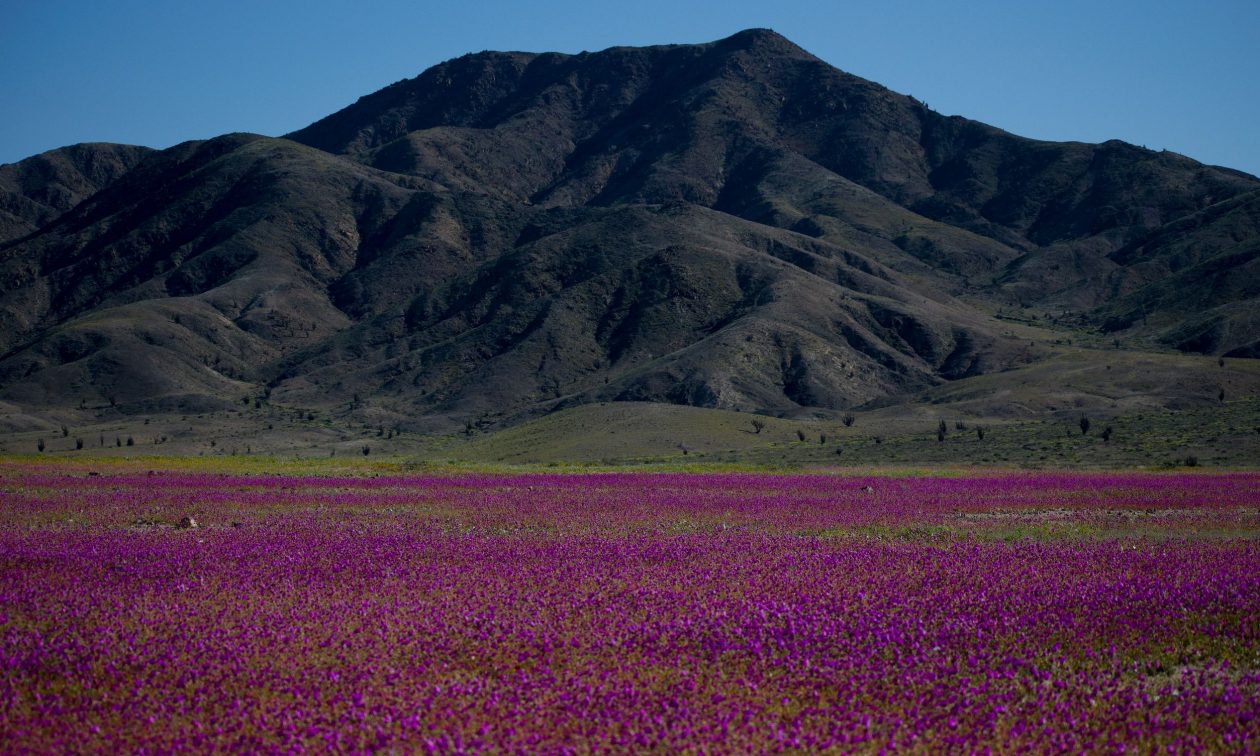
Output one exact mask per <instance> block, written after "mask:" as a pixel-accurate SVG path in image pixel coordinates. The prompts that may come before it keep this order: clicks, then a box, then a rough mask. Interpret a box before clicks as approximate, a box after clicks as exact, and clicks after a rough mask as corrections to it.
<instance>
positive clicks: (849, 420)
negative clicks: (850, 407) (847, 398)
mask: <svg viewBox="0 0 1260 756" xmlns="http://www.w3.org/2000/svg"><path fill="white" fill-rule="evenodd" d="M842 422H843V423H844V427H846V428H852V427H853V423H855V422H857V418H856V417H854V416H853V413H852V412H849V413H846V414H845V416H844V420H843V421H842Z"/></svg>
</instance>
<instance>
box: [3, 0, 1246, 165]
mask: <svg viewBox="0 0 1260 756" xmlns="http://www.w3.org/2000/svg"><path fill="white" fill-rule="evenodd" d="M754 26H759V27H770V28H773V29H775V30H776V31H778V32H780V33H781V34H783V35H784V36H786V37H788V38H789V39H791V40H793V41H794V42H796V43H797V44H799V45H800V46H802V47H804V48H805V49H807V50H809V51H810V52H812V53H814V54H815V55H818V56H819V57H821V58H823V59H824V60H826V61H828V62H830V63H832V64H833V65H835V66H837V67H839V68H842V69H844V70H846V71H849V72H851V73H854V74H857V75H859V76H863V77H866V78H868V79H873V80H875V81H878V82H880V83H881V84H884V85H886V86H888V87H890V88H892V89H894V90H897V91H899V92H904V93H907V94H911V95H914V96H915V97H917V98H919V99H920V100H924V101H926V102H927V103H928V104H929V105H931V106H932V107H933V108H934V109H936V110H937V111H940V112H942V113H949V114H958V115H965V116H967V117H970V118H975V119H978V120H981V121H985V122H987V123H991V124H993V125H995V126H999V127H1002V128H1005V129H1007V130H1009V131H1013V132H1015V133H1017V134H1022V135H1025V136H1031V137H1036V138H1041V139H1056V140H1059V139H1064V140H1065V139H1075V140H1082V141H1090V142H1098V141H1103V140H1106V139H1111V138H1116V139H1123V140H1125V141H1128V142H1133V143H1135V144H1142V145H1146V146H1147V147H1150V148H1152V149H1170V150H1173V151H1175V152H1181V153H1184V154H1186V155H1189V156H1191V157H1193V158H1195V159H1198V160H1202V161H1204V162H1208V163H1215V164H1221V165H1228V166H1231V167H1235V168H1239V169H1242V170H1246V171H1248V172H1250V173H1260V2H1258V1H1257V0H1199V1H1198V2H1192V1H1191V0H1186V1H1185V2H1170V1H1167V0H1145V1H1140V0H1114V1H1099V0H1094V1H1093V2H1083V1H1078V0H1027V1H1025V0H977V1H976V2H965V1H964V0H955V1H952V2H951V1H948V0H946V1H942V0H921V1H920V0H916V1H914V2H911V1H909V0H907V1H904V2H899V1H898V0H886V1H885V2H872V1H871V0H864V1H862V2H849V1H848V0H833V1H831V2H826V1H819V2H812V3H811V2H794V1H793V0H761V1H760V2H747V1H745V0H727V1H726V2H707V1H706V2H686V0H670V1H668V2H660V1H659V0H639V1H638V2H620V3H616V4H612V3H609V4H604V3H600V2H594V1H586V2H582V1H574V0H566V1H565V2H546V1H545V0H539V1H537V2H528V3H527V2H519V1H518V2H511V1H509V0H483V1H481V2H477V1H472V2H459V1H458V0H446V1H445V2H442V3H429V2H399V1H396V0H367V2H334V1H333V0H305V1H304V2H289V1H288V0H283V1H282V0H272V1H269V0H251V1H250V2H238V1H237V0H222V1H217V0H211V1H208V2H207V1H206V0H202V1H201V2H184V1H183V0H165V1H163V2H156V1H141V0H109V1H108V2H105V1H101V0H0V163H4V162H12V161H14V160H18V159H21V158H23V157H26V156H28V155H32V154H35V153H38V152H41V151H43V150H47V149H50V148H53V147H58V146H62V145H66V144H72V143H75V142H82V141H112V142H127V143H133V144H145V145H149V146H153V147H166V146H169V145H171V144H175V143H177V142H180V141H183V140H186V139H195V138H204V137H209V136H214V135H216V134H221V133H225V132H229V131H253V132H258V133H262V134H270V135H278V134H283V133H286V132H288V131H291V130H293V129H297V128H299V127H301V126H304V125H306V124H307V123H310V122H311V121H313V120H315V119H317V118H320V117H322V116H324V115H327V114H328V113H331V112H333V111H335V110H337V109H338V108H341V107H343V106H345V105H348V104H349V103H351V102H353V101H354V100H355V99H356V98H358V97H359V96H360V95H364V94H368V93H369V92H372V91H374V90H376V89H379V88H380V87H382V86H385V85H387V84H390V83H391V82H394V81H397V80H398V79H403V78H407V77H411V76H414V75H416V74H418V73H419V72H420V71H422V70H424V69H425V68H427V67H429V66H431V65H433V64H434V63H437V62H440V61H442V60H445V59H447V58H451V57H455V56H457V55H461V54H463V53H466V52H475V51H479V50H486V49H491V50H508V49H510V50H530V51H547V50H555V51H561V52H579V51H581V50H600V49H603V48H605V47H609V46H612V45H645V44H662V43H672V42H705V41H710V40H714V39H719V38H721V37H724V36H727V35H729V34H732V33H734V32H736V31H738V30H740V29H744V28H748V27H754Z"/></svg>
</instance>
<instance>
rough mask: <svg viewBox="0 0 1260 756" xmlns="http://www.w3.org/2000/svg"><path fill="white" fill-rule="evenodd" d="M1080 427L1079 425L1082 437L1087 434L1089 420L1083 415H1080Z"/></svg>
mask: <svg viewBox="0 0 1260 756" xmlns="http://www.w3.org/2000/svg"><path fill="white" fill-rule="evenodd" d="M1080 425H1081V435H1082V436H1084V435H1085V434H1086V433H1089V418H1088V417H1085V416H1084V415H1081V423H1080Z"/></svg>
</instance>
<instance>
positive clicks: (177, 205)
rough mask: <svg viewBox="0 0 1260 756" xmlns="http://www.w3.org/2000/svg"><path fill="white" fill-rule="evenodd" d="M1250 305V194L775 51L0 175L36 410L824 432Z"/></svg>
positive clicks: (1147, 155) (1190, 166) (1247, 316)
mask: <svg viewBox="0 0 1260 756" xmlns="http://www.w3.org/2000/svg"><path fill="white" fill-rule="evenodd" d="M1258 297H1260V180H1257V179H1256V178H1255V177H1253V176H1249V175H1246V174H1243V173H1240V172H1237V171H1233V170H1229V169H1225V168H1217V167H1210V166H1205V165H1201V164H1199V163H1196V162H1194V161H1193V160H1190V159H1188V158H1185V157H1182V156H1180V155H1177V154H1174V153H1170V152H1153V151H1150V150H1146V149H1142V148H1139V147H1136V146H1133V145H1129V144H1125V143H1123V142H1119V141H1113V142H1107V143H1104V144H1081V143H1054V142H1043V141H1035V140H1031V139H1025V138H1021V137H1018V136H1015V135H1012V134H1009V133H1006V132H1004V131H1001V130H999V129H996V128H993V127H990V126H986V125H984V124H981V123H977V122H975V121H969V120H966V119H964V118H959V117H948V116H944V115H941V114H939V113H936V112H934V111H932V110H931V109H929V108H928V107H927V106H925V105H924V104H923V103H921V102H919V101H917V100H915V99H913V98H911V97H907V96H904V95H900V94H896V93H894V92H891V91H889V90H887V89H885V88H883V87H881V86H879V85H877V84H875V83H872V82H869V81H865V80H863V79H860V78H857V77H855V76H851V75H849V74H846V73H844V72H842V71H839V70H837V69H836V68H833V67H832V66H830V65H828V64H827V63H825V62H823V61H821V60H819V59H818V58H816V57H814V56H813V55H810V54H809V53H807V52H805V51H803V50H801V49H800V48H798V47H796V46H795V45H793V44H792V43H791V42H789V41H787V40H786V39H784V38H782V37H781V36H779V35H777V34H775V33H774V32H771V31H767V30H750V31H746V32H741V33H739V34H737V35H735V36H733V37H730V38H728V39H724V40H721V41H718V42H714V43H710V44H700V45H671V46H661V47H647V48H613V49H609V50H605V51H602V52H597V53H582V54H579V55H561V54H554V53H548V54H527V53H498V52H484V53H478V54H474V55H467V56H464V57H461V58H457V59H455V60H451V61H448V62H446V63H442V64H440V65H438V66H435V67H433V68H431V69H429V70H427V71H425V72H424V73H422V74H420V75H419V76H418V77H416V78H414V79H408V80H405V81H400V82H398V83H396V84H393V85H390V86H388V87H386V88H384V89H382V90H380V91H379V92H376V93H374V94H371V95H368V96H366V97H363V98H361V99H360V100H359V101H358V102H356V103H354V104H353V105H350V106H349V107H347V108H345V109H343V110H341V111H339V112H337V113H334V114H332V115H330V116H328V117H327V118H324V119H323V120H320V121H318V122H316V123H313V124H311V125H310V126H307V127H306V128H303V129H301V130H299V131H296V132H294V133H292V134H289V135H287V136H286V137H283V138H267V137H262V136H256V135H249V134H230V135H225V136H222V137H218V138H215V139H210V140H207V141H199V142H188V143H184V144H180V145H177V146H175V147H172V148H170V149H166V150H160V151H157V150H148V149H144V148H139V147H125V146H118V145H103V144H83V145H77V146H74V147H68V148H65V149H61V150H55V151H53V152H50V153H45V154H43V155H40V156H37V157H33V158H30V159H28V160H25V161H22V162H20V163H16V164H12V165H5V166H0V400H4V401H6V402H9V403H12V404H15V405H18V406H23V407H32V408H57V407H67V408H73V407H79V406H106V403H108V406H111V407H115V408H118V409H119V410H120V411H126V412H133V413H154V412H167V411H172V412H173V411H183V412H187V411H197V410H201V409H206V408H217V407H223V406H226V405H228V404H236V403H239V402H240V400H241V398H242V397H247V396H266V397H268V398H269V400H270V401H272V402H276V403H280V404H284V405H286V406H293V407H307V408H319V409H327V410H332V411H346V412H356V411H365V410H363V408H365V407H367V408H371V409H372V411H373V412H376V413H379V414H384V415H389V416H392V417H396V418H411V419H415V418H424V419H426V422H429V423H430V424H433V425H435V427H436V426H442V425H443V424H446V425H447V426H453V425H454V426H457V425H458V424H460V423H464V422H467V421H468V420H469V419H470V418H491V419H510V418H512V417H519V416H524V415H526V414H529V413H537V412H541V411H546V410H550V409H554V408H557V407H566V406H573V405H579V404H586V403H592V402H599V401H613V400H633V401H658V402H668V403H674V404H687V405H695V406H700V407H717V408H723V409H739V410H746V411H757V412H765V413H773V414H784V415H791V414H793V413H801V412H810V411H814V410H847V409H850V408H858V407H862V406H871V405H878V404H881V403H884V404H886V403H889V402H896V401H900V400H901V399H903V398H905V397H912V396H916V395H918V394H919V393H921V392H923V391H927V390H930V389H932V388H933V387H939V386H941V385H943V384H946V383H948V382H953V381H957V380H959V379H963V378H968V377H974V376H979V375H986V374H991V373H997V372H1000V371H1007V370H1011V369H1015V368H1021V367H1026V366H1029V365H1032V364H1035V363H1037V362H1038V361H1042V360H1046V359H1048V358H1049V357H1051V356H1052V355H1053V354H1054V353H1055V344H1056V342H1058V341H1061V340H1065V339H1067V338H1069V337H1067V336H1064V329H1074V330H1072V332H1073V333H1085V332H1087V333H1092V334H1095V335H1097V338H1098V339H1099V340H1100V341H1103V340H1105V342H1106V343H1108V344H1112V343H1114V345H1115V346H1116V347H1117V348H1126V349H1128V348H1133V349H1154V350H1159V349H1168V348H1171V349H1177V350H1181V351H1183V352H1192V353H1204V354H1211V355H1224V356H1228V357H1230V358H1234V357H1256V356H1260V303H1258V300H1257V298H1258ZM1056 329H1059V330H1056ZM1056 336H1057V337H1056Z"/></svg>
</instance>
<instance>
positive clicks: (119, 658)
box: [0, 464, 1260, 753]
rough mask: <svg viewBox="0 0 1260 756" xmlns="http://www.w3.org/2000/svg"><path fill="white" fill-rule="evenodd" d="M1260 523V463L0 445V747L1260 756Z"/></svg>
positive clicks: (43, 749) (38, 749)
mask: <svg viewBox="0 0 1260 756" xmlns="http://www.w3.org/2000/svg"><path fill="white" fill-rule="evenodd" d="M868 486H869V487H870V488H871V489H873V490H869V491H867V490H863V489H864V488H866V487H868ZM184 517H191V518H193V519H195V520H196V522H197V524H198V526H199V527H196V528H179V527H177V524H178V523H179V522H180V520H181V519H183V518H184ZM1258 535H1260V475H1257V474H1251V473H1234V474H1216V475H1210V474H1194V475H1164V474H1139V473H1133V474H1090V475H1076V474H1047V473H992V474H976V475H973V476H970V477H932V476H926V477H886V476H874V477H841V476H828V475H814V476H803V475H758V474H646V473H644V474H637V473H629V474H572V475H544V474H537V475H493V474H449V475H435V476H429V477H406V476H399V477H326V476H305V477H284V476H275V475H270V476H269V475H244V474H241V475H230V474H211V473H194V472H179V471H171V470H163V471H155V472H154V473H153V474H145V473H133V472H126V471H124V470H115V471H112V472H111V471H106V472H104V473H102V474H99V475H89V474H88V473H87V472H86V471H85V469H80V468H76V469H62V468H57V467H55V466H46V467H36V466H22V465H17V464H8V465H5V466H2V467H0V742H3V743H4V744H5V745H4V749H5V750H7V751H14V752H83V751H118V752H122V751H125V752H135V751H150V752H151V751H168V750H173V749H177V750H212V749H215V750H225V751H238V752H246V751H250V752H252V751H290V750H325V749H328V748H332V749H336V750H342V751H374V750H398V751H425V750H431V751H438V752H459V751H470V752H471V751H483V750H495V751H517V752H528V753H537V752H589V751H607V750H648V749H657V750H661V751H669V752H673V751H680V750H690V751H700V752H727V751H767V750H770V751H777V750H800V751H811V752H812V751H818V750H823V749H828V748H832V749H835V750H844V751H850V750H871V751H877V750H880V749H884V748H890V749H897V750H902V749H919V750H932V751H936V750H940V749H946V750H957V751H968V752H970V751H975V750H982V749H985V748H992V749H994V750H998V751H1011V750H1020V749H1021V748H1031V749H1034V750H1037V751H1044V750H1073V751H1076V750H1119V749H1121V747H1126V748H1131V747H1133V746H1137V747H1139V748H1140V749H1142V750H1149V749H1152V748H1157V747H1158V748H1161V749H1162V748H1165V747H1168V746H1171V747H1172V748H1173V749H1174V750H1177V751H1184V750H1202V749H1206V750H1212V751H1225V752H1233V751H1247V750H1255V749H1258V748H1260V707H1258V705H1257V703H1256V701H1257V700H1258V699H1260V541H1257V536H1258Z"/></svg>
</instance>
